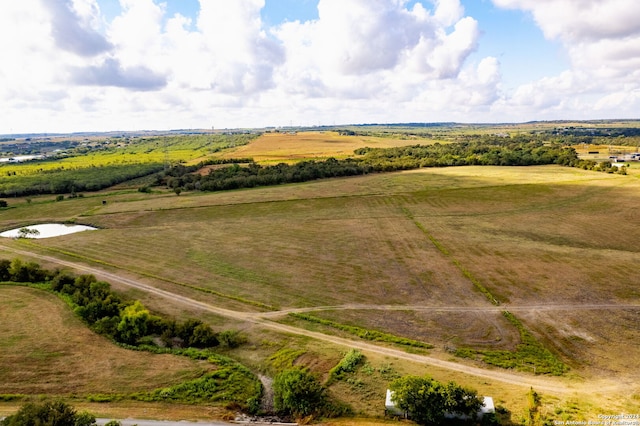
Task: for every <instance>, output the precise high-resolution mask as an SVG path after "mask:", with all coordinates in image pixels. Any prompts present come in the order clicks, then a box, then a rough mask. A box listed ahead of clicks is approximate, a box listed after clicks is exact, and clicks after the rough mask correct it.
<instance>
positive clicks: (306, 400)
mask: <svg viewBox="0 0 640 426" xmlns="http://www.w3.org/2000/svg"><path fill="white" fill-rule="evenodd" d="M273 392H274V402H273V405H274V407H273V408H274V409H275V411H276V412H277V413H279V414H285V415H293V416H294V417H298V418H299V417H305V416H308V415H311V414H314V413H317V412H318V411H319V410H320V409H321V408H322V407H323V406H324V404H325V401H326V395H325V389H324V387H323V386H322V385H321V384H320V382H319V381H318V379H317V378H316V377H314V376H313V375H312V374H311V373H309V372H308V371H306V370H303V369H300V368H293V369H289V370H285V371H283V372H281V373H280V374H278V375H277V376H276V377H275V379H274V381H273Z"/></svg>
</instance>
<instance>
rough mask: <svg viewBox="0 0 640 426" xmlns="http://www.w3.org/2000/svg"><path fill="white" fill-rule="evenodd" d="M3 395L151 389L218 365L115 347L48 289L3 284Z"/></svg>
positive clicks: (0, 295)
mask: <svg viewBox="0 0 640 426" xmlns="http://www.w3.org/2000/svg"><path fill="white" fill-rule="evenodd" d="M0 305H1V306H2V309H1V310H0V359H1V360H2V362H0V377H2V381H1V383H0V394H25V395H57V396H68V395H73V394H75V395H87V394H109V393H120V392H122V391H123V390H124V389H127V390H128V392H131V393H133V392H137V391H150V390H153V389H157V388H162V387H166V386H169V385H172V384H177V383H180V382H183V381H187V380H190V379H194V378H196V377H199V376H200V375H202V374H203V372H206V371H211V370H212V369H214V368H215V366H214V365H212V364H210V363H207V362H204V361H192V360H190V359H187V358H184V357H177V356H173V355H154V354H149V353H141V352H135V351H131V350H126V349H122V348H119V347H117V346H115V345H114V344H113V343H111V342H109V341H108V340H106V339H105V338H103V337H101V336H98V335H97V334H95V333H93V332H91V331H90V330H89V329H87V327H86V325H84V324H83V323H82V322H81V321H80V319H78V318H77V317H75V316H74V315H73V313H72V312H71V310H70V309H69V307H68V306H67V305H66V304H65V303H64V302H62V301H61V300H59V299H58V298H56V297H55V296H54V295H52V294H49V293H47V292H44V291H41V290H36V289H32V288H27V287H17V286H10V285H0Z"/></svg>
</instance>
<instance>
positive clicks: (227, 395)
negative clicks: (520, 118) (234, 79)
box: [0, 121, 640, 425]
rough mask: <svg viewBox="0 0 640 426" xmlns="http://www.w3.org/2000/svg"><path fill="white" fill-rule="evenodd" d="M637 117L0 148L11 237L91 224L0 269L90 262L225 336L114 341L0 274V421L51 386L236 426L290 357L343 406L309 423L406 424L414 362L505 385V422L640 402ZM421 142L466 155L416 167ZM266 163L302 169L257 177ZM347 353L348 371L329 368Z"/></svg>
mask: <svg viewBox="0 0 640 426" xmlns="http://www.w3.org/2000/svg"><path fill="white" fill-rule="evenodd" d="M638 129H640V124H639V123H637V122H632V121H627V122H613V121H603V122H575V123H573V122H572V123H569V122H550V123H528V124H522V125H491V126H489V125H482V126H471V125H453V124H448V125H439V126H430V127H428V126H423V127H417V126H415V125H406V126H400V125H398V126H353V127H344V128H319V129H293V128H292V129H286V130H281V131H276V130H274V129H269V130H268V131H265V130H261V131H251V132H249V131H247V132H239V133H236V134H225V133H224V132H201V133H198V134H191V135H183V134H171V135H161V134H142V135H140V134H129V135H126V134H125V135H116V136H114V135H100V134H97V135H91V136H87V137H76V138H75V139H74V138H71V137H70V136H59V137H49V138H48V140H47V141H46V142H47V146H53V147H55V144H56V143H57V144H61V145H60V146H62V144H63V143H65V144H66V145H65V150H64V153H62V154H61V153H60V152H57V153H56V155H55V156H54V155H51V156H50V157H47V158H44V159H34V160H31V161H25V162H19V163H16V162H6V163H1V164H0V176H1V177H0V190H1V191H2V193H3V198H2V200H5V203H4V204H5V207H3V208H1V209H0V231H4V230H9V229H14V228H18V229H19V228H24V227H28V226H31V225H36V224H44V223H68V224H83V225H89V226H93V227H95V228H97V230H95V231H87V232H79V233H74V234H69V235H65V236H59V237H54V238H42V239H37V238H1V239H0V254H1V256H0V258H2V259H6V260H8V261H10V262H12V264H11V266H7V268H6V270H7V271H9V272H11V271H14V270H17V269H18V266H16V259H18V262H19V263H20V262H21V263H20V264H21V265H24V264H27V265H32V266H33V263H36V264H37V265H39V267H40V268H42V269H43V270H47V271H56V270H57V271H58V274H62V272H64V273H69V274H77V275H81V274H90V275H94V276H95V277H96V279H97V280H99V281H105V282H107V283H109V284H110V286H111V289H112V290H113V292H114V294H115V295H117V297H118V298H121V299H122V300H123V301H124V302H123V303H124V304H125V305H126V306H134V305H132V303H133V302H131V304H129V305H127V303H128V302H126V301H134V300H135V301H138V302H139V303H140V304H142V305H144V307H145V309H146V310H148V314H149V315H151V316H158V318H169V319H171V320H174V322H176V321H177V322H178V323H180V322H182V321H187V320H190V319H193V320H198V321H200V322H202V323H204V324H206V325H207V326H210V327H211V329H212V330H213V331H214V332H215V333H217V344H216V345H212V346H213V347H212V348H208V349H205V350H206V351H209V352H206V353H207V354H209V355H207V356H206V357H205V356H203V355H194V353H193V352H189V351H188V350H186V349H185V350H174V351H173V352H172V351H170V350H168V348H166V347H164V348H163V349H167V350H165V351H162V350H160V349H158V350H156V353H152V351H148V350H143V349H144V348H143V347H142V346H144V345H145V344H149V345H152V344H157V343H158V341H159V340H160V336H159V335H155V336H151V337H148V338H147V340H144V339H143V340H142V341H134V340H135V339H134V340H132V341H131V342H125V343H127V344H122V341H120V342H116V341H114V339H112V338H111V337H109V336H107V335H104V334H102V335H101V334H100V333H99V332H98V331H96V330H98V329H100V327H98V326H96V325H95V324H93V323H92V324H91V327H89V326H88V324H87V322H86V317H83V316H82V313H80V314H79V312H84V311H82V310H79V308H78V307H77V305H74V304H73V303H77V302H74V301H73V300H75V299H73V298H74V296H73V294H72V293H68V294H67V296H64V295H62V293H60V292H57V291H56V290H55V284H51V283H52V282H54V279H53V278H49V277H53V276H54V275H46V274H45V275H46V276H47V278H46V279H43V282H39V283H37V282H36V283H29V284H27V283H25V282H20V283H16V282H14V281H16V280H10V279H7V282H5V283H2V285H0V305H1V306H2V309H1V310H0V360H1V362H0V401H2V402H0V415H9V414H11V413H13V412H15V410H16V409H17V408H18V407H20V406H21V405H22V404H23V403H25V402H27V401H31V400H33V399H34V398H39V399H60V398H61V399H63V400H65V401H69V402H70V403H72V404H74V406H77V407H82V408H86V409H88V410H90V411H92V412H94V413H96V414H99V415H100V416H101V417H112V418H116V417H121V418H124V417H138V418H140V417H149V418H156V419H177V420H183V419H192V420H193V419H196V420H198V419H199V420H203V419H211V418H216V419H226V420H230V419H233V418H234V416H236V415H237V413H238V412H241V411H246V410H247V409H248V407H249V408H250V407H251V403H246V401H248V400H251V399H252V398H254V399H255V398H258V399H262V400H264V399H265V398H268V395H269V392H268V387H269V386H270V383H271V380H272V379H273V378H274V377H276V376H277V375H278V373H280V372H281V371H283V370H285V369H288V368H291V367H294V366H297V367H302V368H304V369H305V371H309V372H311V373H312V374H313V375H314V376H315V377H317V378H318V380H319V381H320V382H321V383H322V384H323V386H324V387H325V388H326V393H327V397H328V398H329V399H330V400H331V401H333V402H332V404H333V405H332V407H334V409H333V413H334V414H335V417H332V416H331V415H325V416H317V417H315V418H310V419H307V421H316V422H323V423H332V424H334V423H335V424H352V423H353V422H358V424H360V423H367V424H369V423H382V422H394V421H396V420H394V419H392V418H390V417H388V416H385V406H384V402H385V391H386V389H387V388H388V387H389V384H390V383H391V382H392V381H393V380H395V379H398V378H400V377H402V376H405V375H419V376H425V375H427V376H430V377H433V378H434V379H436V380H438V381H441V382H444V383H446V382H449V381H454V382H456V383H458V384H460V385H463V386H465V387H470V388H472V389H475V390H477V392H478V395H482V396H490V397H492V398H493V400H494V402H495V405H496V417H497V420H498V421H499V422H500V424H507V425H508V424H553V422H554V421H563V422H566V421H599V420H601V419H602V418H603V417H602V416H607V415H614V414H620V413H629V414H634V413H640V372H639V371H638V369H637V365H638V362H640V343H639V342H640V303H638V299H639V298H640V287H639V285H640V278H638V272H637V271H638V265H639V264H640V254H639V253H640V228H639V227H638V221H639V220H640V210H638V205H640V161H636V160H640V156H638V158H637V159H636V158H635V157H634V158H632V157H630V155H631V154H632V153H637V152H638V145H639V144H640V136H638V135H639V134H640V132H639V131H638ZM621 133H622V134H621ZM30 142H31V145H32V146H33V147H38V143H39V141H38V138H37V137H36V138H33V139H32V140H31V141H30ZM40 142H44V141H40ZM475 143H478V145H477V148H473V147H475V146H476V145H474V144H475ZM9 144H11V147H10V148H7V147H6V146H7V145H9ZM485 144H486V145H485ZM516 144H517V145H516ZM14 145H15V146H14ZM25 145H29V144H27V143H26V141H16V140H11V141H4V142H2V143H1V144H0V151H2V152H3V154H2V156H7V157H14V156H17V155H18V154H19V153H17V152H16V150H17V149H18V148H17V147H19V146H23V147H24V146H25ZM529 145H531V146H533V147H534V148H532V150H531V152H529V151H526V150H527V149H529V148H527V147H528V146H529ZM43 146H44V144H43ZM418 146H421V147H422V146H426V147H432V149H434V150H436V151H434V152H436V154H432V153H429V154H428V155H440V154H437V152H439V151H437V150H446V149H450V147H456V146H462V147H464V149H469V147H472V148H473V149H475V151H474V153H473V155H472V154H464V155H463V154H456V153H455V152H454V153H450V152H448V151H447V153H446V154H442V155H441V157H440V158H445V157H447V158H450V159H451V161H450V163H448V164H440V163H437V159H435V160H434V159H433V157H420V158H419V161H422V163H420V164H417V163H415V162H411V161H413V160H415V158H418V157H416V156H417V155H418V154H417V151H419V150H420V148H418ZM407 147H409V148H407ZM10 149H11V150H13V151H11V150H10ZM451 149H453V148H451ZM503 149H506V150H509V151H508V152H507V151H500V150H503ZM387 150H388V151H387ZM393 150H397V151H393ZM545 150H549V151H545ZM525 151H526V153H524V154H523V152H525ZM452 152H453V151H452ZM465 152H467V151H465ZM514 153H515V154H514ZM476 154H477V156H475V155H476ZM490 154H491V155H493V157H495V158H497V159H498V160H497V161H494V163H495V164H494V163H490V162H489V160H486V159H487V158H489V157H490ZM419 155H423V154H419ZM425 155H426V154H425ZM482 155H484V157H482ZM570 155H575V158H572V159H571V160H569V156H570ZM562 156H565V157H566V160H565V159H564V158H565V157H562ZM493 157H492V158H493ZM561 157H562V159H561V161H560V160H559V161H556V159H558V158H561ZM617 159H620V160H621V164H618V165H614V164H612V163H613V162H616V161H617ZM507 160H508V161H507ZM623 160H624V161H623ZM400 161H404V163H400ZM415 161H418V160H415ZM429 161H430V162H431V163H429ZM492 161H493V160H492ZM516 162H518V164H528V165H512V164H515V163H516ZM523 162H524V163H523ZM605 163H606V164H605ZM432 164H433V166H431V165H432ZM603 164H604V165H603ZM445 165H446V166H447V167H444V166H445ZM295 167H298V168H297V169H295ZM316 167H317V168H318V169H316ZM327 168H330V170H331V172H330V173H331V174H330V173H329V172H327V171H326V169H327ZM134 169H135V170H134ZM273 170H277V171H278V173H280V174H281V175H284V176H288V177H287V178H286V179H288V180H285V178H282V180H278V179H281V178H280V177H277V178H275V177H265V176H267V175H268V174H269V173H271V172H272V171H273ZM250 172H251V173H254V172H255V174H253V175H250V174H249V173H250ZM196 175H198V176H201V177H195V176H196ZM214 175H215V176H219V177H216V179H217V180H216V181H212V180H211V179H213V176H214ZM223 175H225V176H223ZM121 176H125V177H124V178H121ZM207 176H208V177H209V178H210V180H205V177H207ZM269 176H271V175H269ZM278 176H280V175H278ZM224 179H226V180H224ZM87 182H92V185H93V186H90V185H86V183H87ZM265 182H267V183H268V182H271V184H266V183H265ZM207 188H216V189H215V190H207ZM218 188H224V189H218ZM25 236H28V235H25ZM7 265H8V263H7ZM0 269H2V268H0ZM61 271H62V272H61ZM45 275H43V276H45ZM52 288H53V289H52ZM70 299H73V300H70ZM145 312H147V311H145ZM174 325H175V324H174ZM114 327H115V325H114ZM105 328H108V327H106V326H105ZM113 330H115V328H113ZM118 330H119V328H118ZM151 334H153V333H151ZM115 336H116V340H117V338H118V337H117V336H118V335H117V334H116V335H115ZM141 345H142V346H141ZM144 347H146V346H144ZM353 351H357V353H358V354H360V355H359V357H358V360H357V363H355V365H354V366H352V368H350V369H349V370H348V371H345V372H343V373H342V374H336V373H335V371H336V369H335V368H336V366H337V365H343V364H341V362H342V361H343V360H344V359H345V357H347V356H348V354H349V353H352V354H353V353H354V352H353ZM341 360H342V361H341ZM222 371H224V374H222V373H221V372H222ZM205 377H206V378H211V380H214V379H215V383H216V385H215V386H216V389H215V391H212V393H211V394H207V395H208V396H206V397H204V396H201V395H200V394H198V395H196V394H195V393H193V392H192V393H189V392H188V391H186V390H185V389H187V388H189V386H192V388H196V387H197V386H198V385H186V384H194V383H200V382H198V380H201V379H203V378H205ZM238 380H241V381H238ZM203 386H204V385H203ZM240 388H241V389H240ZM189 389H191V388H189ZM256 389H257V390H256ZM254 390H256V391H255V392H254ZM533 391H535V394H536V395H537V396H538V398H537V399H536V401H535V403H534V404H532V403H531V398H530V396H531V395H532V392H533ZM170 395H172V396H170ZM194 395H195V396H194Z"/></svg>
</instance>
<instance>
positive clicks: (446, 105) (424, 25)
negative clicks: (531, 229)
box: [0, 0, 640, 133]
mask: <svg viewBox="0 0 640 426" xmlns="http://www.w3.org/2000/svg"><path fill="white" fill-rule="evenodd" d="M0 31H2V32H3V34H2V37H0V49H1V50H2V52H3V56H4V60H3V67H0V117H2V119H0V133H12V132H67V131H84V130H116V129H117V130H134V129H170V128H208V127H211V126H214V127H225V128H234V127H264V126H282V125H289V124H294V125H303V126H306V125H312V124H313V125H315V124H334V123H338V124H348V123H371V122H379V123H381V122H409V121H411V122H435V121H458V122H521V121H530V120H555V119H600V118H638V116H637V111H639V110H640V109H639V107H640V71H639V70H640V8H638V7H637V4H636V3H635V0H544V1H542V0H163V1H162V0H21V1H20V2H3V4H2V5H0Z"/></svg>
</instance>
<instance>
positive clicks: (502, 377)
mask: <svg viewBox="0 0 640 426" xmlns="http://www.w3.org/2000/svg"><path fill="white" fill-rule="evenodd" d="M0 248H1V249H2V250H4V251H8V252H11V253H14V254H18V255H22V256H26V257H30V258H36V259H40V260H42V261H46V262H50V263H54V264H58V265H61V266H66V267H69V268H71V269H73V270H76V271H78V272H81V273H86V274H93V275H95V276H96V277H97V278H98V279H101V280H104V281H107V282H111V283H119V284H123V285H126V286H129V287H132V288H135V289H138V290H142V291H146V292H148V293H152V294H155V295H157V296H161V297H164V298H167V299H169V300H171V301H172V302H174V303H175V302H179V303H182V304H184V305H187V306H189V307H192V308H197V309H200V310H203V311H208V312H212V313H215V314H217V315H220V316H224V317H227V318H232V319H235V320H240V321H246V322H250V323H253V324H257V325H259V326H260V327H265V328H268V329H271V330H276V331H279V332H282V333H289V334H297V335H303V336H307V337H311V338H314V339H316V340H320V341H324V342H329V343H332V344H335V345H338V346H345V347H349V348H357V349H360V350H362V351H364V352H371V353H377V354H382V355H385V356H389V357H393V358H397V359H403V360H408V361H412V362H416V363H421V364H426V365H431V366H435V367H439V368H443V369H447V370H451V371H456V372H460V373H464V374H469V375H473V376H476V377H482V378H486V379H487V380H491V381H498V382H503V383H509V384H512V385H519V386H522V387H524V388H527V389H528V388H530V387H533V388H535V389H536V390H539V391H545V392H551V393H554V394H570V393H574V392H577V393H579V392H582V391H585V390H588V389H593V388H594V386H595V387H597V389H599V390H600V391H606V390H609V391H612V392H613V391H619V390H622V389H624V388H625V387H626V386H627V385H625V384H624V383H621V382H617V383H614V382H605V381H603V382H601V383H598V384H595V383H584V382H582V383H580V384H577V383H570V382H569V381H567V380H566V379H563V378H555V377H546V376H545V377H542V376H530V375H526V374H520V373H517V372H512V371H501V370H487V369H483V368H478V367H474V366H470V365H465V364H459V363H457V362H451V361H446V360H443V359H439V358H435V357H431V356H427V355H418V354H411V353H407V352H404V351H402V350H399V349H394V348H388V347H383V346H379V345H376V344H374V343H368V342H364V341H361V340H352V339H347V338H343V337H337V336H330V335H326V334H323V333H319V332H315V331H310V330H305V329H301V328H297V327H293V326H289V325H285V324H279V323H276V322H274V321H273V320H272V319H273V318H274V317H278V316H283V315H286V314H287V313H289V312H304V311H310V310H319V309H331V310H334V309H336V310H338V309H381V310H393V309H402V310H408V309H416V310H444V311H481V310H482V311H503V310H513V311H515V310H525V309H527V310H552V309H558V310H569V309H581V310H583V309H630V308H639V307H640V306H639V305H609V304H607V305H578V306H570V305H549V306H526V307H525V306H520V307H519V306H502V307H494V306H486V307H481V306H479V307H455V306H444V307H443V306H432V307H428V306H414V307H411V306H397V305H391V306H378V305H357V304H354V305H345V306H330V307H314V308H306V309H287V310H282V311H275V312H263V313H255V312H239V311H233V310H229V309H225V308H221V307H218V306H214V305H211V304H208V303H204V302H201V301H198V300H195V299H191V298H188V297H185V296H181V295H179V294H176V293H172V292H170V291H166V290H162V289H159V288H155V287H153V286H150V285H148V284H145V283H143V282H140V281H138V280H135V279H132V278H127V277H123V276H120V275H118V274H115V273H112V272H108V271H105V270H103V269H100V268H98V267H94V266H87V265H84V264H81V263H77V262H71V261H67V260H61V259H58V258H55V257H52V256H47V255H43V254H38V253H34V252H29V251H25V250H19V249H15V248H11V247H7V246H5V245H2V244H0Z"/></svg>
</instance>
